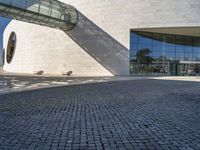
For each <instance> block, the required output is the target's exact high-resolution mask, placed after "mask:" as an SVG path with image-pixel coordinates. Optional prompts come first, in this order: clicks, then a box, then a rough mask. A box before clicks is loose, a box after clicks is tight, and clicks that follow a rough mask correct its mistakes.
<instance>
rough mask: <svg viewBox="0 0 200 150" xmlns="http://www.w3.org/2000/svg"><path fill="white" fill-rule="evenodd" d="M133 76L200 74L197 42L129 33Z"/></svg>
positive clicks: (199, 44)
mask: <svg viewBox="0 0 200 150" xmlns="http://www.w3.org/2000/svg"><path fill="white" fill-rule="evenodd" d="M130 49H131V51H130V53H131V54H130V56H131V57H130V58H131V60H130V63H131V65H130V72H131V74H132V75H173V76H184V75H197V74H200V38H199V37H191V36H181V35H172V34H160V33H151V32H140V31H136V32H135V31H131V34H130Z"/></svg>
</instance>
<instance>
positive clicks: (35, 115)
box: [0, 80, 200, 150]
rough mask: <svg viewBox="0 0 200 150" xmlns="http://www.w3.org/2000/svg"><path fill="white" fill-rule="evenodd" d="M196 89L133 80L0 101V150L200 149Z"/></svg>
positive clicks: (186, 84)
mask: <svg viewBox="0 0 200 150" xmlns="http://www.w3.org/2000/svg"><path fill="white" fill-rule="evenodd" d="M199 88H200V84H199V83H197V82H183V81H161V80H135V81H114V82H107V83H90V84H83V85H70V86H63V87H54V88H46V89H40V90H32V91H25V92H18V93H17V92H16V93H12V94H4V95H1V96H0V104H1V105H0V149H1V150H3V149H20V150H21V149H42V150H44V149H67V150H68V149H130V150H132V149H136V150H139V149H148V150H149V149H152V150H156V149H172V150H174V149H181V150H189V149H191V150H192V149H200V126H199V123H200V109H199V106H200V101H199V99H200V94H199Z"/></svg>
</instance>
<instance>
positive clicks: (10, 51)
mask: <svg viewBox="0 0 200 150" xmlns="http://www.w3.org/2000/svg"><path fill="white" fill-rule="evenodd" d="M16 42H17V37H16V34H15V32H12V33H11V34H10V37H9V41H8V45H7V53H6V59H7V62H8V63H11V61H12V59H13V56H14V53H15V48H16Z"/></svg>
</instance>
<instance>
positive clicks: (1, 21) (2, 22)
mask: <svg viewBox="0 0 200 150" xmlns="http://www.w3.org/2000/svg"><path fill="white" fill-rule="evenodd" d="M9 22H10V19H8V18H3V17H0V60H1V54H2V49H3V32H4V29H5V27H6V26H7V25H8V23H9Z"/></svg>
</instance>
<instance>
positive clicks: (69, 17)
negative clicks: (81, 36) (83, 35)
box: [0, 0, 78, 31]
mask: <svg viewBox="0 0 200 150" xmlns="http://www.w3.org/2000/svg"><path fill="white" fill-rule="evenodd" d="M0 15H1V16H5V17H8V18H11V19H16V20H20V21H25V22H29V23H34V24H39V25H44V26H48V27H53V28H59V29H62V30H64V31H68V30H71V29H72V28H73V27H74V26H75V25H76V23H77V21H78V14H77V11H76V9H75V8H74V7H73V6H71V5H67V4H64V3H62V2H59V1H57V0H20V1H19V0H0Z"/></svg>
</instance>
